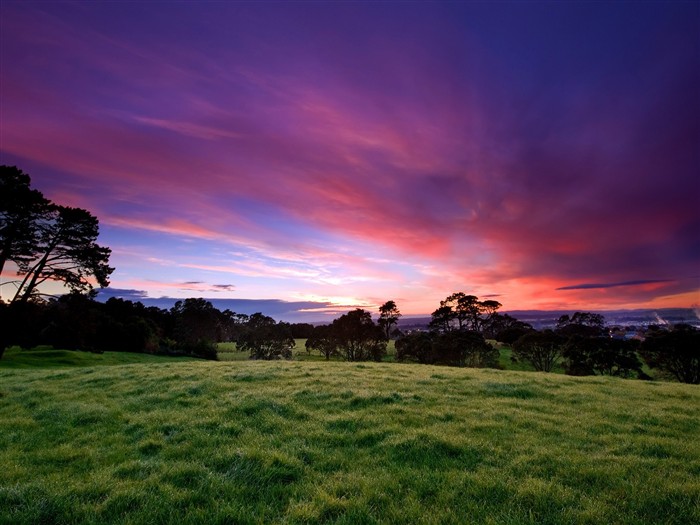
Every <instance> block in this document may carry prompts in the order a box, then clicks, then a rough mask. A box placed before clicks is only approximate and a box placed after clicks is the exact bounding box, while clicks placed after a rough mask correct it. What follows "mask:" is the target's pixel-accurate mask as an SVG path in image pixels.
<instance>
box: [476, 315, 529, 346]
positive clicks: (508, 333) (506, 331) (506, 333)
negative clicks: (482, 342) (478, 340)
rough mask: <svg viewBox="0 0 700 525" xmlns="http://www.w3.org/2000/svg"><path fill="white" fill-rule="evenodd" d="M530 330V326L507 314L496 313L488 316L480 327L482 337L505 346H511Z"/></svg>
mask: <svg viewBox="0 0 700 525" xmlns="http://www.w3.org/2000/svg"><path fill="white" fill-rule="evenodd" d="M530 330H532V325H530V324H528V323H525V322H523V321H520V320H518V319H516V318H515V317H513V316H511V315H509V314H499V313H498V312H495V313H494V314H493V315H490V316H489V318H488V319H487V320H486V321H484V323H483V325H482V332H483V334H484V337H487V338H489V339H495V340H496V341H499V342H501V343H507V344H513V343H514V342H515V341H516V340H517V339H518V337H520V336H521V335H525V334H526V333H527V332H529V331H530Z"/></svg>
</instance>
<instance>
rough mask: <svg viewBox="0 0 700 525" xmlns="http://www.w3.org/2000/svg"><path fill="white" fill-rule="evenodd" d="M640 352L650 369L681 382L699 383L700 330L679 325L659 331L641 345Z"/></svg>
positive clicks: (649, 336) (650, 335)
mask: <svg viewBox="0 0 700 525" xmlns="http://www.w3.org/2000/svg"><path fill="white" fill-rule="evenodd" d="M639 353H640V354H641V356H642V358H643V359H644V360H645V361H646V362H647V364H648V365H649V366H650V367H651V368H657V369H659V370H661V371H663V372H664V373H667V374H670V375H672V376H673V377H675V378H676V379H677V380H678V381H680V382H681V383H690V384H692V385H698V384H700V330H698V329H697V328H694V327H692V326H690V325H687V324H677V325H675V326H674V327H673V328H672V329H671V330H669V331H666V330H656V331H654V332H652V333H651V334H649V335H648V336H647V338H646V339H645V340H644V341H643V342H642V346H641V348H640V351H639Z"/></svg>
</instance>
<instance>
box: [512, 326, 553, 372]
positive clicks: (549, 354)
mask: <svg viewBox="0 0 700 525" xmlns="http://www.w3.org/2000/svg"><path fill="white" fill-rule="evenodd" d="M563 344H564V339H563V338H562V337H561V336H560V335H558V334H556V333H554V332H553V331H552V330H545V331H543V332H536V331H532V332H528V333H527V334H525V335H523V336H521V337H520V338H519V339H518V340H517V341H515V343H514V344H513V354H512V358H513V360H515V361H527V362H528V363H530V364H531V365H532V366H533V368H534V369H535V370H537V371H540V372H551V371H552V369H553V368H554V366H556V365H557V364H558V363H559V360H560V358H561V356H562V352H563Z"/></svg>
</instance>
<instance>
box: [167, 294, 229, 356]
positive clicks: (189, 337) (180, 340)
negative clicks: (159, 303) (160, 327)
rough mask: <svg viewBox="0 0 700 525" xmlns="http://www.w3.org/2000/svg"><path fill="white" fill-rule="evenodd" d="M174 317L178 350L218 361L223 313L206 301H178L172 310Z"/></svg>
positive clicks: (174, 336) (174, 334)
mask: <svg viewBox="0 0 700 525" xmlns="http://www.w3.org/2000/svg"><path fill="white" fill-rule="evenodd" d="M170 314H171V316H172V317H173V322H174V327H175V330H174V333H173V338H174V340H175V341H176V342H177V346H176V350H180V351H183V352H184V353H186V354H189V355H194V356H197V357H202V358H204V359H216V342H217V341H219V335H220V334H219V329H220V326H219V325H220V320H221V312H219V310H217V309H216V308H214V306H213V305H212V304H211V303H210V302H209V301H206V300H204V299H185V300H184V301H177V302H176V303H175V306H173V307H172V308H171V310H170Z"/></svg>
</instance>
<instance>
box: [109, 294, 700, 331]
mask: <svg viewBox="0 0 700 525" xmlns="http://www.w3.org/2000/svg"><path fill="white" fill-rule="evenodd" d="M120 292H125V290H121V291H119V290H113V289H112V290H110V289H109V288H106V289H103V290H101V291H100V292H98V294H97V297H96V300H97V301H99V302H106V301H107V300H109V299H110V298H112V297H114V298H118V299H124V300H128V301H132V302H140V303H141V304H143V305H144V306H147V307H149V306H155V307H157V308H161V309H165V310H167V309H170V308H172V306H173V305H174V304H175V302H177V301H181V300H184V299H185V298H181V297H179V298H178V297H136V296H134V295H129V294H125V293H120ZM195 298H196V299H204V300H205V301H209V302H210V303H211V304H212V305H213V306H214V307H215V308H216V309H218V310H220V311H224V310H226V309H229V310H231V311H232V312H234V313H240V314H246V315H251V314H253V313H262V314H263V315H267V316H268V317H272V318H273V319H275V320H276V321H284V322H291V323H310V324H325V323H330V322H332V321H333V320H334V319H336V318H338V317H340V316H341V315H343V314H346V313H348V312H349V311H350V310H352V309H354V308H362V307H361V306H348V307H346V308H337V307H335V306H333V305H328V304H318V305H317V304H314V303H308V302H307V303H303V302H291V301H282V300H277V299H263V300H254V299H221V298H215V297H191V299H195ZM437 306H439V305H436V308H437ZM362 309H364V310H367V311H369V312H370V313H371V314H372V317H373V318H375V319H376V318H377V317H378V311H377V309H376V308H374V309H371V308H369V307H367V306H365V307H364V308H362ZM399 309H400V308H399ZM577 311H588V312H591V313H599V314H603V315H604V317H606V324H608V325H610V324H619V322H616V321H615V319H618V318H619V317H620V316H623V315H635V316H639V317H644V318H647V319H653V320H654V321H656V322H655V323H654V324H667V325H670V324H676V323H675V322H673V321H672V320H669V319H668V317H669V316H671V315H675V316H682V321H681V322H688V323H689V324H692V325H693V326H697V327H699V328H700V307H697V306H696V307H690V308H683V307H675V308H631V309H608V310H585V309H583V310H581V309H579V310H575V309H574V310H571V309H560V310H536V309H535V310H533V309H526V310H516V309H505V308H504V309H499V313H501V314H509V315H512V316H513V317H515V318H517V319H518V320H521V321H533V320H534V321H536V322H538V323H541V321H542V320H544V319H555V318H557V317H559V316H561V315H564V314H567V315H571V314H573V313H575V312H577ZM430 318H431V314H430V313H418V314H401V317H400V319H399V324H401V323H404V324H405V323H406V322H410V321H415V320H421V321H426V322H427V321H429V320H430ZM610 318H612V319H613V321H612V323H611V321H610ZM647 324H649V323H647Z"/></svg>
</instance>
